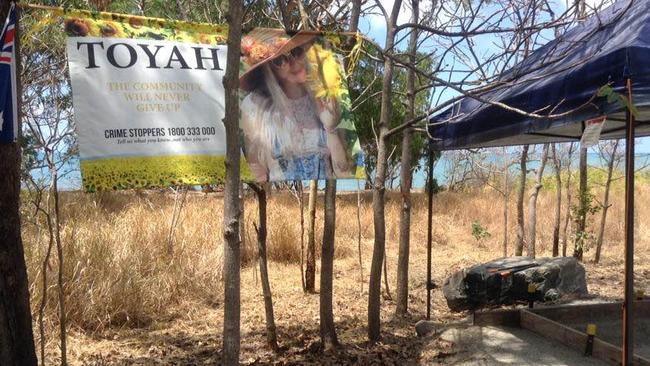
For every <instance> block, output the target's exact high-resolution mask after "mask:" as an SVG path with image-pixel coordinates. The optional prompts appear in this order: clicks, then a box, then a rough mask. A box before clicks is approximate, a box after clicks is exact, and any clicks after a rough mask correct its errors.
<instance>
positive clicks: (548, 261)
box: [442, 257, 587, 311]
mask: <svg viewBox="0 0 650 366" xmlns="http://www.w3.org/2000/svg"><path fill="white" fill-rule="evenodd" d="M530 283H533V284H535V285H536V288H537V291H536V292H535V294H534V295H533V298H534V300H535V301H548V300H556V299H557V298H558V297H561V296H562V295H566V294H578V295H586V294H587V282H586V280H585V269H584V267H583V266H582V265H581V264H580V263H579V262H578V261H577V260H576V259H575V258H573V257H559V258H535V259H533V258H529V257H510V258H501V259H496V260H493V261H491V262H487V263H484V264H479V265H477V266H474V267H471V268H468V269H464V270H462V271H458V272H456V273H454V274H453V275H452V276H451V277H449V278H447V280H446V281H445V283H444V285H443V288H442V291H443V294H444V295H445V298H446V299H447V305H448V306H449V308H450V309H451V310H453V311H461V310H467V309H476V308H480V307H483V306H485V305H501V304H512V303H514V302H515V301H528V299H529V298H530V295H529V294H528V284H530Z"/></svg>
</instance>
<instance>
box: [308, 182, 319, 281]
mask: <svg viewBox="0 0 650 366" xmlns="http://www.w3.org/2000/svg"><path fill="white" fill-rule="evenodd" d="M317 197H318V181H317V180H312V181H310V182H309V203H308V211H309V217H308V219H309V222H308V224H307V264H306V265H305V288H306V289H307V292H311V293H314V292H316V198H317Z"/></svg>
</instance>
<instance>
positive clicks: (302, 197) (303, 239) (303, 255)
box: [296, 180, 307, 292]
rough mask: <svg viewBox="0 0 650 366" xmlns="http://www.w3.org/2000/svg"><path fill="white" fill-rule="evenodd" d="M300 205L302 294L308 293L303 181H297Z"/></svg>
mask: <svg viewBox="0 0 650 366" xmlns="http://www.w3.org/2000/svg"><path fill="white" fill-rule="evenodd" d="M296 190H297V192H296V193H298V204H299V206H300V283H301V284H302V292H307V287H306V286H305V195H304V194H303V187H302V181H301V180H298V181H296Z"/></svg>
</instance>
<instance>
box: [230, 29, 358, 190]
mask: <svg viewBox="0 0 650 366" xmlns="http://www.w3.org/2000/svg"><path fill="white" fill-rule="evenodd" d="M343 40H346V38H345V37H339V36H338V35H336V34H331V35H317V34H315V33H313V32H312V33H310V32H300V33H298V34H296V35H294V36H288V35H287V34H286V33H284V31H282V30H279V29H268V28H257V29H254V30H253V31H252V32H250V33H249V34H247V35H246V36H245V37H244V38H243V40H242V60H241V69H242V70H241V73H240V79H239V81H240V85H239V86H240V89H241V90H242V92H243V100H242V102H241V131H242V136H243V137H244V152H245V156H246V160H247V162H248V165H249V168H250V170H251V173H252V174H253V177H254V179H255V180H256V181H258V182H267V181H285V180H309V179H326V178H363V177H364V169H363V154H362V152H361V147H360V144H359V139H358V137H357V133H356V129H355V126H354V118H353V115H352V112H351V102H350V97H349V93H348V89H347V80H346V76H347V75H346V73H345V69H344V68H343V57H342V56H340V55H339V54H337V52H336V51H335V50H336V48H337V46H340V45H342V41H343ZM358 46H360V44H359V45H358ZM355 48H357V49H358V47H355ZM353 54H354V52H353ZM350 59H351V60H353V59H354V57H353V55H350ZM352 64H354V60H353V61H352Z"/></svg>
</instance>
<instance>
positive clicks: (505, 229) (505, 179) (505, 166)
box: [503, 147, 510, 258]
mask: <svg viewBox="0 0 650 366" xmlns="http://www.w3.org/2000/svg"><path fill="white" fill-rule="evenodd" d="M508 160H509V159H508V157H507V151H506V148H505V147H504V148H503V257H504V258H505V257H507V256H508V198H509V197H510V192H509V187H508V180H509V177H510V172H509V171H508V170H509V168H510V162H509V161H508Z"/></svg>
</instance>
